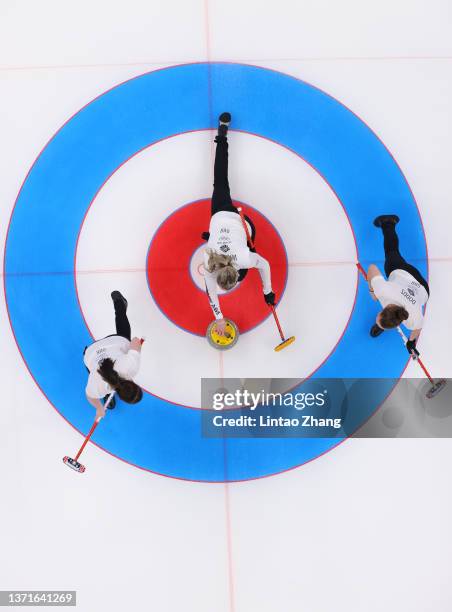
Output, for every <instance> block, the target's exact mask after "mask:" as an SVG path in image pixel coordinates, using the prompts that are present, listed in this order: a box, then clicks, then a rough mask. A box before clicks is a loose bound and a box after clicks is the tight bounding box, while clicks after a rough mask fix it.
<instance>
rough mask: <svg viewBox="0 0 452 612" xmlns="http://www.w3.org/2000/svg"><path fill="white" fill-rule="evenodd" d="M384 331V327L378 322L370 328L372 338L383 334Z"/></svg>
mask: <svg viewBox="0 0 452 612" xmlns="http://www.w3.org/2000/svg"><path fill="white" fill-rule="evenodd" d="M383 332H384V329H381V327H379V326H378V325H377V324H376V323H375V324H374V325H372V327H371V328H370V335H371V336H372V338H377V337H378V336H381V334H382V333H383Z"/></svg>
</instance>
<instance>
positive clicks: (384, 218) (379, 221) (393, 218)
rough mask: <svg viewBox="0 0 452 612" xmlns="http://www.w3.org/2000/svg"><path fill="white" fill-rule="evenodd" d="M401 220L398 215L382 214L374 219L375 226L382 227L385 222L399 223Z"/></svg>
mask: <svg viewBox="0 0 452 612" xmlns="http://www.w3.org/2000/svg"><path fill="white" fill-rule="evenodd" d="M399 221H400V219H399V217H398V216H397V215H380V216H379V217H376V218H375V219H374V225H375V227H381V226H382V225H383V224H384V223H393V224H394V225H397V223H398V222H399Z"/></svg>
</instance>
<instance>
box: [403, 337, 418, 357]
mask: <svg viewBox="0 0 452 612" xmlns="http://www.w3.org/2000/svg"><path fill="white" fill-rule="evenodd" d="M405 346H406V350H407V351H408V352H409V354H410V355H416V356H417V357H419V355H420V353H419V351H418V350H417V348H416V340H408V341H407V343H406V344H405Z"/></svg>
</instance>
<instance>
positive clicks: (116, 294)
mask: <svg viewBox="0 0 452 612" xmlns="http://www.w3.org/2000/svg"><path fill="white" fill-rule="evenodd" d="M111 299H112V300H113V304H115V303H116V302H120V303H121V302H122V303H123V304H124V306H125V308H126V310H127V305H128V301H127V300H126V298H125V297H124V296H123V295H122V293H120V292H119V291H112V292H111Z"/></svg>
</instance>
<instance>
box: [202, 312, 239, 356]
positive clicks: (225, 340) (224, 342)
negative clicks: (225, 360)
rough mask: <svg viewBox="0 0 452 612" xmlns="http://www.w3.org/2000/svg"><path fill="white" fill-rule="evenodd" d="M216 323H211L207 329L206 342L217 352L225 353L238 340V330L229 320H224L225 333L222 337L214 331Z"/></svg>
mask: <svg viewBox="0 0 452 612" xmlns="http://www.w3.org/2000/svg"><path fill="white" fill-rule="evenodd" d="M216 327H217V322H216V321H212V323H211V324H210V325H209V327H208V328H207V332H206V338H207V342H208V343H209V344H210V346H213V348H216V349H218V350H219V351H227V350H228V349H230V348H232V347H233V346H234V345H235V344H237V341H238V339H239V336H240V333H239V328H238V327H237V325H236V324H235V323H234V321H231V320H230V319H226V331H225V334H224V336H220V334H218V333H217V331H216Z"/></svg>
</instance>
